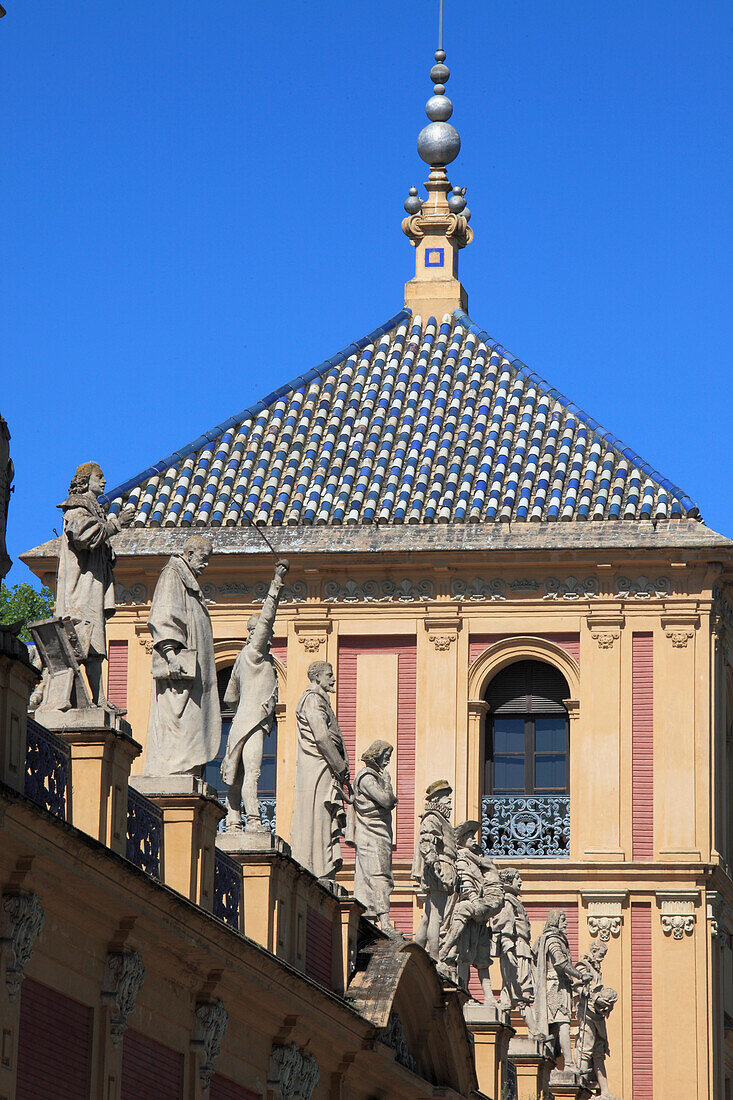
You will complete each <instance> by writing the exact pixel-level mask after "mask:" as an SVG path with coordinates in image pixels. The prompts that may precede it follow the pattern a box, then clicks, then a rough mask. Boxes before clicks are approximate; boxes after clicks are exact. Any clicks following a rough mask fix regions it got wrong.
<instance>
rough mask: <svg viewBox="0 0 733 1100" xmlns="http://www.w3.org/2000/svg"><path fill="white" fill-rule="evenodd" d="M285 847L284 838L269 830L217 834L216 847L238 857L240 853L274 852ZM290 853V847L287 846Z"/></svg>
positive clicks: (227, 831) (244, 830) (226, 831)
mask: <svg viewBox="0 0 733 1100" xmlns="http://www.w3.org/2000/svg"><path fill="white" fill-rule="evenodd" d="M278 841H279V843H280V845H285V841H284V840H283V839H282V837H279V836H275V834H274V833H273V832H271V831H270V830H269V829H244V828H242V829H225V830H224V832H223V833H217V837H216V846H217V848H221V850H222V852H226V853H227V855H230V856H236V855H237V853H238V852H274V851H275V850H276V849H277V850H278V851H282V850H283V849H282V848H280V847H278ZM285 847H287V848H288V851H290V848H289V846H288V845H285Z"/></svg>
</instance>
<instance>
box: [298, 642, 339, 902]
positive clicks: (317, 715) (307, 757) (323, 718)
mask: <svg viewBox="0 0 733 1100" xmlns="http://www.w3.org/2000/svg"><path fill="white" fill-rule="evenodd" d="M308 679H309V681H310V684H309V686H308V687H307V688H306V690H305V692H304V694H303V695H302V696H301V699H300V702H299V703H298V705H297V707H296V708H295V718H296V722H297V726H298V755H297V760H296V765H295V802H294V805H293V825H292V830H291V841H290V843H291V847H292V851H293V859H295V860H297V861H298V863H300V864H301V865H302V866H303V867H305V868H307V870H309V871H311V872H312V874H314V875H315V876H316V878H319V879H321V880H323V881H324V882H328V881H332V880H333V879H334V878H335V876H336V872H337V871H338V870H339V869H340V867H341V863H342V859H341V847H340V844H339V841H340V840H341V837H342V836H343V835H344V832H345V830H346V808H345V802H346V799H345V796H344V787H346V788H347V790H350V788H351V779H350V774H349V758H348V757H347V755H346V749H345V747H344V741H343V737H342V736H341V730H340V729H339V724H338V722H337V721H336V715H335V714H334V712H333V709H332V707H331V704H330V702H329V700H328V696H329V693H330V692H332V691H333V690H334V686H335V684H336V679H335V677H334V674H333V668H332V667H331V665H330V664H328V662H327V661H314V662H313V664H311V665H310V666H309V668H308Z"/></svg>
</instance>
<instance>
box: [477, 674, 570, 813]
mask: <svg viewBox="0 0 733 1100" xmlns="http://www.w3.org/2000/svg"><path fill="white" fill-rule="evenodd" d="M569 695H570V691H569V689H568V685H567V683H566V681H565V677H564V676H563V675H562V673H561V672H559V671H558V670H557V669H556V668H554V667H553V666H552V665H548V664H544V663H543V662H542V661H517V662H516V663H515V664H513V665H509V666H508V667H507V668H505V669H502V671H501V672H500V673H498V674H497V675H496V676H495V677H494V679H493V680H492V681H491V683H490V684H489V689H488V692H487V695H486V701H487V703H488V704H489V714H488V720H487V730H486V754H485V760H486V772H485V776H484V793H485V794H487V795H516V796H525V795H566V794H567V793H568V789H569V788H568V714H567V710H566V709H565V705H564V703H563V699H567V698H568V696H569Z"/></svg>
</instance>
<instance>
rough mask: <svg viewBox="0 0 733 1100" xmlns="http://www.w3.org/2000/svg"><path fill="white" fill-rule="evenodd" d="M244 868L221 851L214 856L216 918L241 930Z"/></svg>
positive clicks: (217, 850)
mask: <svg viewBox="0 0 733 1100" xmlns="http://www.w3.org/2000/svg"><path fill="white" fill-rule="evenodd" d="M241 894H242V868H241V867H240V866H239V864H238V863H237V861H236V860H235V859H232V857H231V856H228V855H227V854H226V852H222V851H221V849H219V848H217V849H216V854H215V856H214V916H215V917H218V918H219V920H222V921H224V923H225V924H228V925H229V926H230V927H231V928H236V929H237V930H239V903H240V898H241Z"/></svg>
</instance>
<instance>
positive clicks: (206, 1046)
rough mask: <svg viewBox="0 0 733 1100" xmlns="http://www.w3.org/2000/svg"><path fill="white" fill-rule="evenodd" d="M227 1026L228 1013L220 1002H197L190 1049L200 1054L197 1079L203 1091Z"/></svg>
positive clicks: (209, 1077)
mask: <svg viewBox="0 0 733 1100" xmlns="http://www.w3.org/2000/svg"><path fill="white" fill-rule="evenodd" d="M228 1024H229V1013H228V1012H227V1010H226V1009H225V1007H224V1004H223V1002H222V1001H220V1000H214V1001H199V1003H198V1004H197V1005H196V1024H195V1028H194V1033H193V1039H192V1040H191V1048H192V1050H195V1051H197V1052H198V1053H199V1054H200V1059H199V1078H200V1080H201V1086H202V1088H203V1089H208V1087H209V1084H210V1082H211V1078H212V1077H213V1075H214V1063H215V1062H216V1059H217V1058H218V1057H219V1051H220V1050H221V1041H222V1039H223V1038H224V1033H225V1032H226V1029H227V1026H228Z"/></svg>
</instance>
